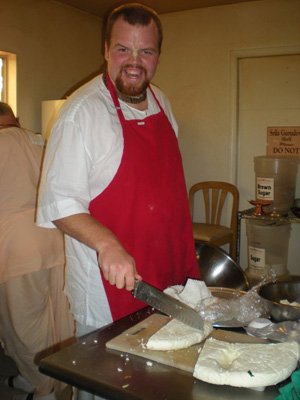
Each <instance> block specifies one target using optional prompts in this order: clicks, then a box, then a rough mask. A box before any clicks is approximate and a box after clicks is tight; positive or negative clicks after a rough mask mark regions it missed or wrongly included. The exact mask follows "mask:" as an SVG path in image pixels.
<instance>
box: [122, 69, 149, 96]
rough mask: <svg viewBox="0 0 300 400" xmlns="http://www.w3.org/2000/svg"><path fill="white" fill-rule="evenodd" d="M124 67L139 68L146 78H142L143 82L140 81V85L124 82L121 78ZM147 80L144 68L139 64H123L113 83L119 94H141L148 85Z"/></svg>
mask: <svg viewBox="0 0 300 400" xmlns="http://www.w3.org/2000/svg"><path fill="white" fill-rule="evenodd" d="M126 68H139V69H140V70H142V71H143V73H144V75H145V77H146V79H145V80H144V82H142V84H141V85H138V86H136V85H130V84H127V83H124V82H123V80H122V72H123V70H124V69H126ZM149 83H150V82H149V80H148V79H147V71H146V70H145V68H144V67H142V66H139V65H131V64H128V65H125V66H124V67H123V68H122V69H121V70H120V72H119V74H118V76H117V78H116V81H115V85H116V89H117V91H118V92H119V93H120V94H123V95H125V96H140V95H141V94H143V93H144V92H145V91H146V89H147V87H148V86H149Z"/></svg>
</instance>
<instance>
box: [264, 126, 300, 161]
mask: <svg viewBox="0 0 300 400" xmlns="http://www.w3.org/2000/svg"><path fill="white" fill-rule="evenodd" d="M267 155H268V156H271V155H273V156H276V155H277V156H286V157H288V156H293V157H300V126H279V127H268V128H267Z"/></svg>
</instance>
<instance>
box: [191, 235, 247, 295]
mask: <svg viewBox="0 0 300 400" xmlns="http://www.w3.org/2000/svg"><path fill="white" fill-rule="evenodd" d="M195 247H196V255H197V259H198V266H199V271H200V279H201V280H203V281H204V282H205V283H206V285H207V286H216V287H223V288H231V289H238V290H246V291H247V290H248V289H249V288H250V285H249V282H248V279H247V276H246V274H245V272H244V271H243V269H242V268H241V267H240V266H239V265H238V264H237V263H236V262H235V261H234V260H233V259H232V258H231V257H230V256H229V255H228V254H227V253H226V252H225V251H224V250H222V249H221V248H220V247H217V246H214V245H211V244H208V243H204V242H195Z"/></svg>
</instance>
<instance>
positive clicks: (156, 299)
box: [132, 279, 204, 330]
mask: <svg viewBox="0 0 300 400" xmlns="http://www.w3.org/2000/svg"><path fill="white" fill-rule="evenodd" d="M132 294H133V296H134V297H136V298H137V299H139V300H141V301H143V302H144V303H146V304H148V305H150V306H151V307H153V308H155V309H157V310H158V311H161V312H162V313H164V314H167V315H169V316H170V317H172V318H175V319H177V320H178V321H181V322H183V323H184V324H186V325H189V326H191V327H193V328H196V329H200V330H203V328H204V322H203V319H202V318H201V316H200V315H199V314H198V313H197V311H195V310H194V309H192V308H191V307H189V306H187V305H186V304H184V303H182V302H181V301H179V300H177V299H174V298H173V297H171V296H169V295H168V294H166V293H164V292H162V291H161V290H158V289H156V288H155V287H153V286H151V285H149V284H148V283H145V282H143V281H139V280H138V279H135V282H134V289H133V291H132Z"/></svg>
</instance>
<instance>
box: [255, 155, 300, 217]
mask: <svg viewBox="0 0 300 400" xmlns="http://www.w3.org/2000/svg"><path fill="white" fill-rule="evenodd" d="M298 163H299V160H298V159H296V158H292V157H290V158H288V157H275V156H258V157H254V170H255V178H256V179H255V185H256V187H255V193H256V200H270V201H272V204H271V205H270V206H265V207H264V208H263V210H264V212H266V213H267V214H270V215H274V216H284V215H287V214H288V212H289V211H290V209H291V207H292V206H293V203H294V198H295V189H296V178H297V172H298Z"/></svg>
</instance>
